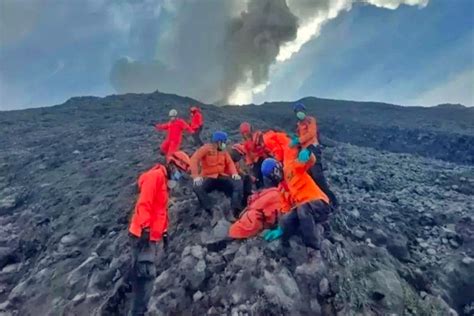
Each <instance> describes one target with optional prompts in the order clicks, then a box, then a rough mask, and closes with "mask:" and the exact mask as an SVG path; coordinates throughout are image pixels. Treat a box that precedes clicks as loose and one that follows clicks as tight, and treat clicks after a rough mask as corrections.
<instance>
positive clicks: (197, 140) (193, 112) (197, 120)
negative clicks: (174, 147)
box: [189, 106, 204, 146]
mask: <svg viewBox="0 0 474 316" xmlns="http://www.w3.org/2000/svg"><path fill="white" fill-rule="evenodd" d="M189 113H190V118H191V122H190V124H189V126H190V127H191V129H192V130H193V131H192V135H193V140H194V145H197V146H202V145H203V143H202V140H201V132H202V127H203V123H204V122H203V119H202V113H201V109H200V108H199V107H197V106H192V107H191V108H190V109H189Z"/></svg>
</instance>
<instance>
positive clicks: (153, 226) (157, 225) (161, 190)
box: [128, 164, 168, 241]
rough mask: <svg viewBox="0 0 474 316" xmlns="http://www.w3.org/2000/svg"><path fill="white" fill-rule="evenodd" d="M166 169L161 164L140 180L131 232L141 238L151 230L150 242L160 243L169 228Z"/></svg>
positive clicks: (145, 173)
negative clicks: (146, 230)
mask: <svg viewBox="0 0 474 316" xmlns="http://www.w3.org/2000/svg"><path fill="white" fill-rule="evenodd" d="M167 182H168V178H167V174H166V168H165V167H164V166H162V165H160V164H158V165H156V166H154V167H153V168H151V169H150V170H148V171H146V172H144V173H143V174H141V175H140V177H139V178H138V188H139V190H140V195H139V197H138V201H137V204H136V206H135V211H134V213H133V215H132V219H131V222H130V227H129V229H128V230H129V232H130V233H131V234H132V235H134V236H136V237H140V236H141V235H142V230H143V229H145V228H148V229H149V230H150V240H151V241H159V240H161V238H162V236H163V234H164V233H165V232H166V230H167V228H168V210H167V207H168V188H167Z"/></svg>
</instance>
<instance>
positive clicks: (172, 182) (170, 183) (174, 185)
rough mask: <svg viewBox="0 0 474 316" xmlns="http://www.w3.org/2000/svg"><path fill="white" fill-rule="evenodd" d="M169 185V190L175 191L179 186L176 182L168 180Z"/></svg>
mask: <svg viewBox="0 0 474 316" xmlns="http://www.w3.org/2000/svg"><path fill="white" fill-rule="evenodd" d="M167 184H168V189H170V190H173V189H174V188H175V187H176V185H177V184H178V182H176V181H175V180H168V183H167Z"/></svg>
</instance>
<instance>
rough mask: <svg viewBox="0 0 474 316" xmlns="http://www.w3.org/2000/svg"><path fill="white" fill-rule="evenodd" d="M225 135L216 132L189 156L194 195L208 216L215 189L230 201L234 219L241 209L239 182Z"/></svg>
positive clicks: (240, 184) (240, 183)
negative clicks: (211, 197)
mask: <svg viewBox="0 0 474 316" xmlns="http://www.w3.org/2000/svg"><path fill="white" fill-rule="evenodd" d="M226 142H227V134H226V133H225V132H222V131H217V132H214V133H213V134H212V142H211V143H209V144H205V145H204V146H202V147H201V148H199V149H198V150H197V151H196V152H195V153H194V154H193V155H192V157H191V176H192V178H193V182H194V192H195V193H196V196H197V198H198V200H199V203H200V204H201V206H202V208H204V210H206V212H207V213H209V214H210V215H212V201H211V199H210V197H209V193H210V192H212V191H215V190H218V191H221V192H223V193H224V194H225V195H227V196H228V197H230V198H231V206H232V210H233V212H234V217H237V216H238V214H239V213H240V211H241V210H242V180H241V177H240V176H239V174H238V173H237V169H236V168H235V164H234V162H233V161H232V158H231V157H230V155H229V153H228V152H227V150H226Z"/></svg>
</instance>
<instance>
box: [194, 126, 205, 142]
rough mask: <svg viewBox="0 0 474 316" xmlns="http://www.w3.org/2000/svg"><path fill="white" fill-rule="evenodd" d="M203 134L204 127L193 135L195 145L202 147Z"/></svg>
mask: <svg viewBox="0 0 474 316" xmlns="http://www.w3.org/2000/svg"><path fill="white" fill-rule="evenodd" d="M201 132H202V126H201V127H199V128H198V129H197V130H196V131H195V132H194V134H193V139H194V144H195V145H198V146H202V144H203V143H202V140H201Z"/></svg>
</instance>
